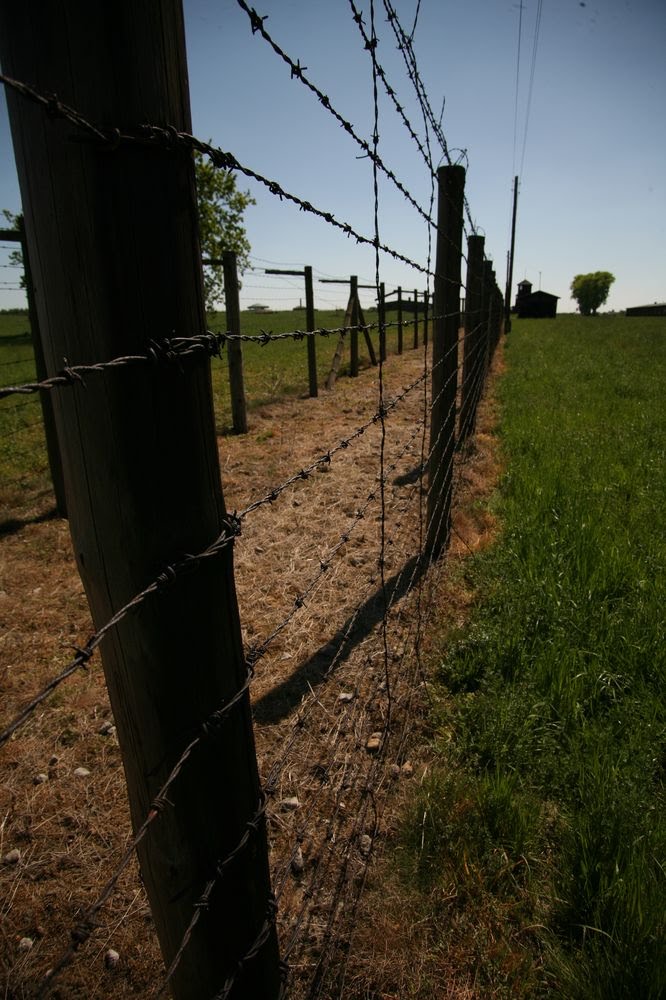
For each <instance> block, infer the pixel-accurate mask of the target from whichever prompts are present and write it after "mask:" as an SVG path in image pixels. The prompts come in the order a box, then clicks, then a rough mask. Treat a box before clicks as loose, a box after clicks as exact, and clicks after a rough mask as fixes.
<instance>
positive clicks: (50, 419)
mask: <svg viewBox="0 0 666 1000" xmlns="http://www.w3.org/2000/svg"><path fill="white" fill-rule="evenodd" d="M0 237H1V238H2V239H3V240H6V241H7V242H10V243H19V244H20V245H21V257H22V258H23V273H24V276H25V292H26V297H27V299H28V319H29V321H30V338H31V341H32V350H33V353H34V356H35V373H36V375H37V379H38V381H40V382H41V381H43V380H44V379H45V378H48V372H47V368H46V360H45V358H44V348H43V346H42V338H41V333H40V330H39V317H38V315H37V308H36V304H35V286H34V284H33V281H32V271H31V269H30V257H29V256H28V244H27V241H26V238H25V220H24V219H23V216H21V217H20V218H19V219H18V229H3V230H1V231H0ZM39 402H40V404H41V408H42V420H43V423H44V437H45V439H46V454H47V458H48V462H49V471H50V473H51V483H52V485H53V493H54V495H55V502H56V513H57V514H58V516H59V517H67V501H66V500H65V482H64V479H63V474H62V458H61V456H60V447H59V445H58V433H57V431H56V425H55V417H54V415H53V400H52V399H51V395H50V393H49V392H40V393H39Z"/></svg>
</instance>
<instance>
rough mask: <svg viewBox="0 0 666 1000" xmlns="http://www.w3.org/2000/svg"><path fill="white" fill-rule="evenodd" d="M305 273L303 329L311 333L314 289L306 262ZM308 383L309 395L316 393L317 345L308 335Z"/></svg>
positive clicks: (313, 320) (312, 327)
mask: <svg viewBox="0 0 666 1000" xmlns="http://www.w3.org/2000/svg"><path fill="white" fill-rule="evenodd" d="M304 273H305V329H306V330H307V331H308V332H309V333H312V332H313V331H314V328H315V311H314V289H313V287H312V268H311V267H310V265H309V264H306V266H305V268H304ZM308 383H309V391H310V396H313V397H314V396H316V395H317V392H318V390H317V345H316V344H315V338H314V337H308Z"/></svg>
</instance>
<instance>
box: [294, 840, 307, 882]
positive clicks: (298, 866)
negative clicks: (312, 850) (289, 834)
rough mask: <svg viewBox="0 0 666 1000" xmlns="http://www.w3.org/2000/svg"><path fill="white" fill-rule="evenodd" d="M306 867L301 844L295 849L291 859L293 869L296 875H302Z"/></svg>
mask: <svg viewBox="0 0 666 1000" xmlns="http://www.w3.org/2000/svg"><path fill="white" fill-rule="evenodd" d="M304 868H305V859H304V857H303V851H302V850H301V845H300V844H299V845H298V847H297V848H296V850H295V851H294V856H293V858H292V859H291V870H292V871H293V872H294V874H295V875H300V874H301V872H302V871H303V869H304Z"/></svg>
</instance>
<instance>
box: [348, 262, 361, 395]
mask: <svg viewBox="0 0 666 1000" xmlns="http://www.w3.org/2000/svg"><path fill="white" fill-rule="evenodd" d="M349 301H350V302H351V307H352V308H351V323H350V326H352V327H354V326H358V324H359V315H358V304H359V303H358V276H357V275H355V274H352V275H351V277H350V278H349ZM349 344H350V353H351V358H350V361H349V374H350V375H351V376H352V378H356V376H357V375H358V330H352V331H351V335H350V337H349Z"/></svg>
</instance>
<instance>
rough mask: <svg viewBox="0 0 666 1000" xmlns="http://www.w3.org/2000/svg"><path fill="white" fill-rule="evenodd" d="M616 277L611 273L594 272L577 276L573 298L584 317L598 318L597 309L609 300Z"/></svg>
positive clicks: (572, 291)
mask: <svg viewBox="0 0 666 1000" xmlns="http://www.w3.org/2000/svg"><path fill="white" fill-rule="evenodd" d="M614 281H615V275H614V274H611V273H610V271H593V272H592V273H591V274H577V275H576V277H575V278H574V280H573V281H572V282H571V297H572V298H574V299H575V300H576V302H577V303H578V308H579V310H580V312H581V314H582V315H583V316H589V315H590V313H591V314H592V315H593V316H596V314H597V309H598V308H599V306H602V305H603V304H604V302H605V301H606V299H607V298H608V292H609V291H610V286H611V285H612V284H613V282H614Z"/></svg>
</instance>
